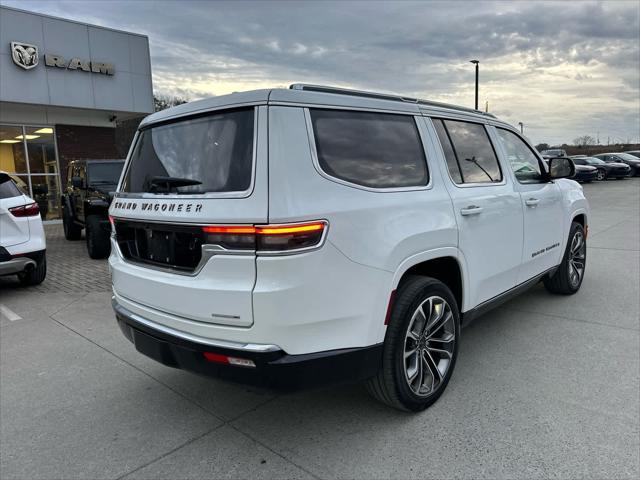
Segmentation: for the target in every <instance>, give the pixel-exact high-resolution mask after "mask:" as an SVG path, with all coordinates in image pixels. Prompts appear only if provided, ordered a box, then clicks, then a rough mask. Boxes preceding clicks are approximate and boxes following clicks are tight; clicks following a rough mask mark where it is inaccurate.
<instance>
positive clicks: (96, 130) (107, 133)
mask: <svg viewBox="0 0 640 480" xmlns="http://www.w3.org/2000/svg"><path fill="white" fill-rule="evenodd" d="M56 141H57V142H58V158H59V159H60V175H61V177H62V178H63V179H64V178H65V177H66V171H67V165H68V163H69V162H70V161H71V160H80V159H89V158H102V159H105V158H120V156H119V155H118V150H117V148H116V134H115V128H108V127H82V126H77V125H56Z"/></svg>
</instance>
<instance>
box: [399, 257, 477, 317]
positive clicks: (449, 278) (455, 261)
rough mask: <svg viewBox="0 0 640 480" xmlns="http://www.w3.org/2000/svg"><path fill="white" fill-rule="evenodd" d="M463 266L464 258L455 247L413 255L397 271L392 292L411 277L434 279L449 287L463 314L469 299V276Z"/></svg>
mask: <svg viewBox="0 0 640 480" xmlns="http://www.w3.org/2000/svg"><path fill="white" fill-rule="evenodd" d="M463 265H464V258H463V257H462V255H461V253H460V251H459V250H458V249H457V248H453V247H451V248H440V249H436V250H431V251H428V252H423V253H419V254H416V255H413V256H411V257H409V258H408V259H406V260H405V261H404V262H402V263H401V264H400V266H399V267H398V269H397V270H396V272H395V275H394V277H393V287H392V290H396V289H397V288H399V287H400V286H401V284H402V282H403V280H405V279H406V278H407V277H408V276H411V275H422V276H426V277H432V278H435V279H437V280H440V281H441V282H442V283H444V284H445V285H447V287H449V289H450V290H451V291H452V293H453V296H454V297H455V299H456V302H457V303H458V308H459V309H460V311H461V312H462V311H463V306H464V302H465V300H466V297H467V294H466V292H467V275H466V274H465V268H464V266H463Z"/></svg>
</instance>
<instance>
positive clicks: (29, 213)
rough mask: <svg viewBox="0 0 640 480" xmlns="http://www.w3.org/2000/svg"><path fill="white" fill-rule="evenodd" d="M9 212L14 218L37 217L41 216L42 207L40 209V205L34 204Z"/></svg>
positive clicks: (14, 208)
mask: <svg viewBox="0 0 640 480" xmlns="http://www.w3.org/2000/svg"><path fill="white" fill-rule="evenodd" d="M9 211H10V212H11V215H13V216H14V217H19V218H21V217H35V216H36V215H39V214H40V207H38V204H37V203H35V202H34V203H30V204H29V205H23V206H21V207H13V208H10V209H9Z"/></svg>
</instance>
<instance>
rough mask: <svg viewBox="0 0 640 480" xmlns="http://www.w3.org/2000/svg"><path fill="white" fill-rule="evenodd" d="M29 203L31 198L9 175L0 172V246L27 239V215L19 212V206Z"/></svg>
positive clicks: (8, 245)
mask: <svg viewBox="0 0 640 480" xmlns="http://www.w3.org/2000/svg"><path fill="white" fill-rule="evenodd" d="M30 204H33V200H31V199H30V198H29V197H27V196H26V195H23V194H22V192H21V191H20V190H19V189H18V187H17V186H16V184H15V183H14V182H13V180H12V179H11V177H10V176H9V175H7V174H6V173H2V172H0V246H2V247H12V246H14V245H19V244H21V243H26V242H28V241H29V238H30V232H29V217H28V215H22V214H21V212H22V210H24V209H21V207H24V206H25V205H30ZM12 210H13V213H12ZM27 213H28V212H27Z"/></svg>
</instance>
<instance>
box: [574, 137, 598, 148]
mask: <svg viewBox="0 0 640 480" xmlns="http://www.w3.org/2000/svg"><path fill="white" fill-rule="evenodd" d="M573 144H574V145H576V146H578V147H588V146H590V145H595V144H596V139H595V138H593V137H592V136H591V135H582V136H581V137H578V138H574V139H573Z"/></svg>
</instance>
